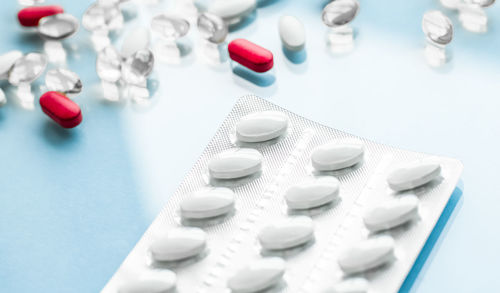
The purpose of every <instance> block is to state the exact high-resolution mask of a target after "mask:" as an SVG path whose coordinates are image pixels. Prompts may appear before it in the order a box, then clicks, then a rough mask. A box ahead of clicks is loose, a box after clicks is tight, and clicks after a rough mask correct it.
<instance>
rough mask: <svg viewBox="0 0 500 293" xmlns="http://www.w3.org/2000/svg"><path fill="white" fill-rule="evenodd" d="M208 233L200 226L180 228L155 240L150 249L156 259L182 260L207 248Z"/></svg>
mask: <svg viewBox="0 0 500 293" xmlns="http://www.w3.org/2000/svg"><path fill="white" fill-rule="evenodd" d="M206 242H207V236H206V233H205V232H204V231H203V230H201V229H199V228H178V229H175V230H172V231H170V232H168V233H167V235H166V236H163V237H161V238H158V239H156V240H154V241H153V243H152V244H151V246H150V248H149V251H150V252H151V256H152V258H153V259H154V260H155V261H180V260H184V259H187V258H191V257H194V256H197V255H199V254H200V253H201V252H203V251H204V250H205V247H206Z"/></svg>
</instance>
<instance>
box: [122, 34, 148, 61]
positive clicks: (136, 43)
mask: <svg viewBox="0 0 500 293" xmlns="http://www.w3.org/2000/svg"><path fill="white" fill-rule="evenodd" d="M150 41H151V37H150V34H149V30H148V29H146V28H144V27H138V28H136V29H134V30H132V31H131V32H130V33H129V34H128V35H127V36H126V37H125V39H124V40H123V44H122V51H121V54H122V56H123V57H125V58H127V57H129V56H130V55H132V54H134V53H135V52H137V51H139V50H143V49H147V48H148V47H149V43H150Z"/></svg>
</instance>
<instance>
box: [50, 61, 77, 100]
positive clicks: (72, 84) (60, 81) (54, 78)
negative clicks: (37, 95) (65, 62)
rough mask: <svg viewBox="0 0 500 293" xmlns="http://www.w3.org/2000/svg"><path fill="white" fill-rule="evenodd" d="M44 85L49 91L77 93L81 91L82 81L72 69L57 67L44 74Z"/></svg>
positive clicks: (68, 93)
mask: <svg viewBox="0 0 500 293" xmlns="http://www.w3.org/2000/svg"><path fill="white" fill-rule="evenodd" d="M45 85H46V86H47V89H48V90H49V91H55V92H60V93H64V94H67V95H74V94H78V93H80V92H81V91H82V87H83V85H82V81H81V80H80V77H78V75H77V74H76V73H74V72H73V71H69V70H67V69H63V68H58V69H51V70H49V71H48V72H47V74H46V75H45Z"/></svg>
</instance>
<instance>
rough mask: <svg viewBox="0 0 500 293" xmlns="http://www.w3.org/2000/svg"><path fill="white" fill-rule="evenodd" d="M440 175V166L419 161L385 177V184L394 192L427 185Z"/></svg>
mask: <svg viewBox="0 0 500 293" xmlns="http://www.w3.org/2000/svg"><path fill="white" fill-rule="evenodd" d="M440 174H441V165H439V164H437V163H425V162H421V161H419V162H414V163H411V164H408V165H407V166H405V167H402V168H399V169H396V170H394V171H393V172H392V173H390V174H389V176H388V177H387V183H389V186H390V187H391V188H392V189H393V190H395V191H402V190H408V189H413V188H417V187H419V186H422V185H424V184H427V183H429V182H431V181H432V180H434V179H436V178H438V177H439V175H440Z"/></svg>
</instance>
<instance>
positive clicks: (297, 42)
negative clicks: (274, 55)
mask: <svg viewBox="0 0 500 293" xmlns="http://www.w3.org/2000/svg"><path fill="white" fill-rule="evenodd" d="M278 28H279V33H280V38H281V42H283V46H285V48H287V49H288V50H291V51H300V50H302V49H304V46H305V44H306V29H305V28H304V25H303V24H302V22H300V20H298V19H297V18H296V17H294V16H289V15H285V16H282V17H281V18H280V21H279V25H278Z"/></svg>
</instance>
